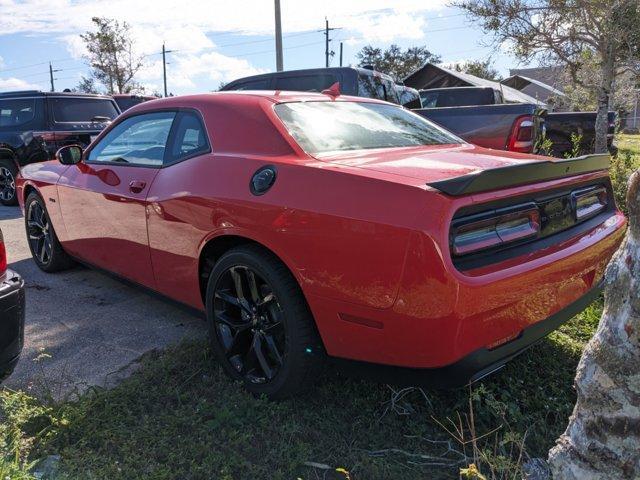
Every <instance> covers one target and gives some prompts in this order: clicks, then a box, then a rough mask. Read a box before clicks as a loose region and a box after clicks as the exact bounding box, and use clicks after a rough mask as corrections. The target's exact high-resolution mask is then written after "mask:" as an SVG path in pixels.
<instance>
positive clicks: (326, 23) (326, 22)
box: [324, 17, 340, 68]
mask: <svg viewBox="0 0 640 480" xmlns="http://www.w3.org/2000/svg"><path fill="white" fill-rule="evenodd" d="M339 28H340V27H334V28H329V20H328V19H327V17H324V36H325V39H324V66H325V67H327V68H329V56H330V55H333V53H334V52H330V51H329V42H330V41H331V39H330V38H329V32H330V31H331V30H338V29H339Z"/></svg>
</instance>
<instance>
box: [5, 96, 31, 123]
mask: <svg viewBox="0 0 640 480" xmlns="http://www.w3.org/2000/svg"><path fill="white" fill-rule="evenodd" d="M36 115H37V105H36V99H35V98H15V99H7V100H0V128H1V127H8V128H11V127H20V126H22V125H26V124H28V123H31V122H32V121H33V120H34V119H35V118H36Z"/></svg>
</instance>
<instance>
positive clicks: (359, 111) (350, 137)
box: [275, 102, 462, 154]
mask: <svg viewBox="0 0 640 480" xmlns="http://www.w3.org/2000/svg"><path fill="white" fill-rule="evenodd" d="M275 111H276V113H277V114H278V116H279V117H280V119H281V120H282V121H283V122H284V124H285V125H286V127H287V129H288V130H289V132H290V133H291V135H293V137H294V138H295V139H296V141H297V142H298V143H299V144H300V146H301V147H302V148H303V149H304V150H305V151H307V152H308V153H311V154H315V153H322V152H331V151H339V150H359V149H367V148H393V147H410V146H416V145H438V144H448V143H462V140H460V139H459V138H457V137H456V136H454V135H453V134H451V133H449V132H447V131H446V130H443V129H442V128H440V127H438V126H436V125H434V124H433V123H431V122H429V121H428V120H426V119H425V118H423V117H421V116H419V115H416V114H414V113H411V112H410V111H408V110H406V109H404V108H401V107H397V106H394V105H385V104H379V103H364V102H294V103H281V104H279V105H276V106H275Z"/></svg>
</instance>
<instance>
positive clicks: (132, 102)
mask: <svg viewBox="0 0 640 480" xmlns="http://www.w3.org/2000/svg"><path fill="white" fill-rule="evenodd" d="M114 100H115V101H116V103H117V104H118V107H119V108H120V110H121V111H122V112H124V111H125V110H127V109H129V108H131V107H134V106H136V105H138V104H139V103H142V102H146V101H147V99H146V98H144V97H115V98H114Z"/></svg>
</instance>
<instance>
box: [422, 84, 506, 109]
mask: <svg viewBox="0 0 640 480" xmlns="http://www.w3.org/2000/svg"><path fill="white" fill-rule="evenodd" d="M420 97H421V98H422V107H423V108H436V107H467V106H470V105H491V104H493V103H495V99H494V96H493V90H490V89H482V90H474V89H472V90H457V89H456V90H451V91H442V90H439V91H436V92H430V91H429V90H423V91H422V92H420Z"/></svg>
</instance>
